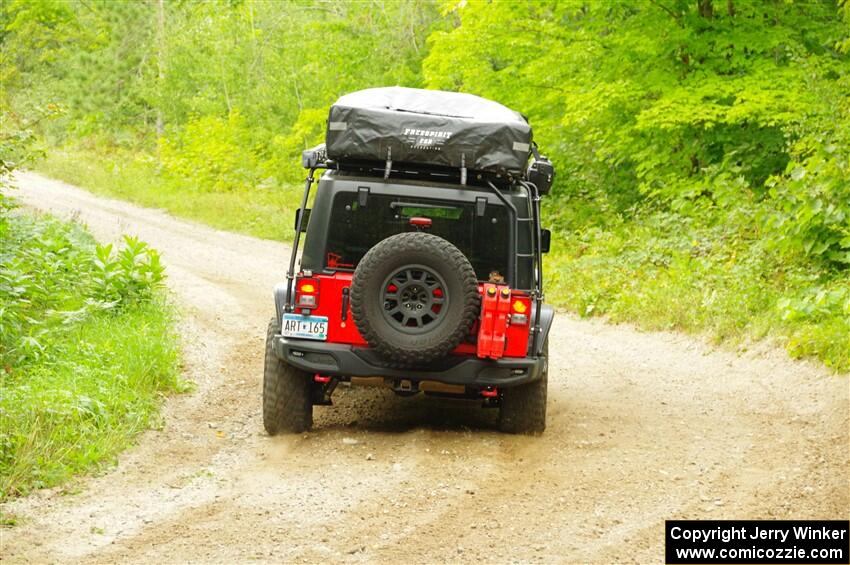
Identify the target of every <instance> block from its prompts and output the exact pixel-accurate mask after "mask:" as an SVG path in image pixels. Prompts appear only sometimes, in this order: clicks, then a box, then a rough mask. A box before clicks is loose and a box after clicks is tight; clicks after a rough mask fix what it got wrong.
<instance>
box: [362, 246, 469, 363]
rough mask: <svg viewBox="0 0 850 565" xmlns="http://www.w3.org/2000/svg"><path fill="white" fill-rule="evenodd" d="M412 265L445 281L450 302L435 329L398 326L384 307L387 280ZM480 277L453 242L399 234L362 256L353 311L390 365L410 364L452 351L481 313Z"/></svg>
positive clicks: (366, 338) (365, 337)
mask: <svg viewBox="0 0 850 565" xmlns="http://www.w3.org/2000/svg"><path fill="white" fill-rule="evenodd" d="M408 265H422V266H424V267H427V268H428V269H430V270H432V271H433V272H434V273H436V274H439V275H440V277H442V278H443V280H444V281H445V285H446V288H445V292H446V295H447V297H448V300H449V304H448V305H447V307H446V309H445V314H444V317H442V318H441V319H440V322H439V323H438V324H436V325H435V326H434V328H433V329H431V330H429V331H427V332H425V333H420V334H417V335H411V334H407V333H404V332H402V331H399V330H398V329H396V328H394V327H393V326H392V325H391V324H390V323H389V322H388V321H386V319H385V316H384V314H383V312H382V309H383V308H384V303H383V300H382V298H381V297H382V296H383V294H382V293H383V291H384V290H385V289H384V288H383V284H384V282H385V281H386V279H387V277H389V276H391V275H392V274H393V273H394V272H397V270H399V269H403V268H404V267H405V266H408ZM479 310H480V298H479V295H478V280H477V278H476V276H475V271H474V270H473V268H472V265H470V263H469V260H468V259H467V258H466V256H464V254H463V253H462V252H461V251H460V250H459V249H458V248H457V247H455V246H454V245H452V244H451V243H449V242H448V241H446V240H445V239H443V238H441V237H438V236H436V235H432V234H428V233H424V232H409V233H400V234H396V235H393V236H390V237H388V238H386V239H384V240H383V241H381V242H379V243H378V244H377V245H375V246H374V247H373V248H372V249H370V250H369V251H368V252H367V253H366V255H365V256H364V257H363V259H361V261H360V263H359V264H358V265H357V269H356V270H355V271H354V277H353V280H352V283H351V313H352V316H353V318H354V323H355V324H356V325H357V329H358V330H359V331H360V334H361V335H362V336H363V338H364V339H365V340H366V341H367V342H368V343H369V345H370V346H371V347H372V348H373V349H374V350H375V351H376V352H377V353H378V354H379V355H380V356H381V357H383V358H384V359H385V360H386V361H387V362H388V364H392V365H395V366H401V367H411V366H417V365H423V364H427V363H428V362H430V361H434V360H435V359H440V358H442V357H445V356H446V355H448V354H449V352H451V351H452V350H453V349H454V348H455V347H457V345H458V344H459V343H460V342H461V341H462V340H463V339H464V338H465V337H466V336H467V335H468V334H469V328H470V327H471V326H472V323H473V321H474V320H475V318H476V317H477V316H478V313H479Z"/></svg>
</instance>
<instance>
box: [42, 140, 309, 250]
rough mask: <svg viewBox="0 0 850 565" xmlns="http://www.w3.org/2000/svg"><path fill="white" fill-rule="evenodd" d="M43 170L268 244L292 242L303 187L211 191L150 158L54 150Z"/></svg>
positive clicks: (100, 191)
mask: <svg viewBox="0 0 850 565" xmlns="http://www.w3.org/2000/svg"><path fill="white" fill-rule="evenodd" d="M39 168H40V169H41V170H42V171H43V172H45V173H47V174H49V175H51V176H53V177H55V178H59V179H62V180H64V181H65V182H68V183H71V184H75V185H77V186H82V187H84V188H87V189H89V190H91V191H93V192H96V193H99V194H104V195H107V196H111V197H117V198H123V199H126V200H129V201H130V202H135V203H137V204H140V205H142V206H148V207H151V208H162V209H165V210H168V211H169V212H171V213H173V214H175V215H177V216H182V217H184V218H189V219H192V220H198V221H201V222H204V223H206V224H209V225H211V226H214V227H217V228H220V229H224V230H230V231H235V232H240V233H245V234H248V235H253V236H255V237H262V238H265V239H277V240H287V239H289V238H290V237H291V236H292V233H293V228H292V223H293V220H292V218H293V215H294V213H295V209H296V208H297V207H298V204H299V203H300V195H301V191H302V190H303V186H301V185H297V186H285V187H280V188H265V187H262V186H261V187H258V188H257V189H255V190H252V191H248V190H226V191H225V190H216V191H213V190H209V189H208V188H207V187H204V186H203V185H201V184H199V183H197V182H195V181H194V180H193V179H191V178H182V177H179V176H175V175H174V174H173V173H170V172H165V171H163V170H162V168H161V167H158V166H157V164H156V162H155V160H154V159H153V158H151V157H150V156H148V155H145V154H141V155H139V154H132V153H129V152H127V151H115V152H106V151H103V150H98V151H96V152H95V151H91V150H75V151H67V150H54V151H51V152H50V153H49V154H48V155H47V157H46V158H45V159H44V160H43V161H41V162H40V163H39Z"/></svg>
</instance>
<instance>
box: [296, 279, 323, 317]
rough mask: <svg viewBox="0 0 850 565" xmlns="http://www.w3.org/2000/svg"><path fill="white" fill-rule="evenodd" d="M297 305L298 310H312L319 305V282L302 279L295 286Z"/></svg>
mask: <svg viewBox="0 0 850 565" xmlns="http://www.w3.org/2000/svg"><path fill="white" fill-rule="evenodd" d="M295 290H296V292H295V297H296V298H295V305H296V306H297V307H298V308H303V309H306V310H312V309H314V308H315V307H316V306H318V304H319V281H317V280H316V279H300V280H299V281H298V284H297V285H295Z"/></svg>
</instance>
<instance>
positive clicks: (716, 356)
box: [0, 173, 850, 563]
mask: <svg viewBox="0 0 850 565" xmlns="http://www.w3.org/2000/svg"><path fill="white" fill-rule="evenodd" d="M18 183H19V186H20V190H18V191H16V192H17V196H18V198H19V199H20V200H22V201H23V202H24V203H25V204H26V205H28V206H31V207H33V208H37V209H40V210H44V211H48V212H50V213H53V214H55V215H57V216H60V217H64V218H76V219H78V220H79V221H80V222H83V223H85V224H86V225H87V226H88V227H89V229H90V230H91V231H92V232H93V233H94V234H95V236H96V237H97V238H98V239H100V240H101V241H116V240H119V237H120V234H122V233H128V234H133V235H137V236H139V237H141V238H142V239H144V240H146V241H147V242H149V243H150V244H151V245H152V246H154V247H156V248H157V249H159V250H160V251H161V252H162V255H163V260H164V262H165V264H166V265H167V269H168V270H167V272H168V276H169V279H168V281H169V285H170V288H171V290H172V292H173V296H174V300H175V302H176V303H177V304H178V305H179V307H180V309H181V311H182V313H183V315H182V322H181V330H182V335H183V346H184V349H185V369H184V370H185V375H186V377H187V378H188V379H191V380H193V381H195V382H196V383H197V388H196V390H195V391H194V392H192V393H190V394H185V395H178V396H175V397H172V398H171V399H169V400H168V401H167V402H166V404H165V407H164V419H163V425H162V427H161V429H158V430H153V431H149V432H146V433H145V434H143V435H142V436H141V437H140V438H139V442H138V445H137V446H135V447H132V448H131V449H129V450H127V451H126V452H125V453H124V454H123V455H121V457H120V460H119V462H118V464H117V466H115V467H114V468H112V469H110V470H108V471H107V472H105V473H103V474H101V475H100V476H97V477H90V478H85V479H81V480H80V481H78V482H77V483H76V484H74V485H72V486H71V487H66V488H64V489H53V490H48V491H41V492H38V493H35V494H34V495H32V496H30V497H27V498H24V499H20V500H15V501H12V502H9V503H7V504H6V505H5V506H4V507H3V508H2V511H3V513H4V514H8V513H11V514H14V515H15V516H17V517H18V522H19V523H18V525H17V526H15V527H11V528H3V529H0V535H2V553H0V558H2V560H4V561H6V562H11V563H17V562H63V563H64V562H82V563H95V562H97V563H104V562H113V561H124V562H145V563H157V562H168V563H184V562H216V563H225V562H257V561H259V562H266V561H268V562H326V561H343V562H390V563H396V562H405V563H433V562H443V561H451V562H480V561H484V562H499V563H504V562H547V563H548V562H604V563H610V562H622V561H628V562H661V561H663V528H664V520H665V519H669V518H693V519H701V518H705V519H712V518H713V519H721V518H729V519H732V518H792V517H793V518H813V519H814V518H845V519H846V518H848V515H850V486H848V477H850V458H849V457H848V445H850V439H848V413H850V387H848V378H847V376H846V375H844V376H836V375H832V374H830V373H829V372H828V371H826V370H824V369H822V368H820V367H818V366H816V365H814V364H808V363H800V362H794V361H791V360H789V359H788V358H787V356H786V355H785V353H784V352H782V351H780V350H776V349H770V348H768V347H766V346H759V347H757V348H754V349H752V350H750V351H749V352H746V353H744V354H742V355H738V354H736V353H734V352H729V351H724V350H716V349H714V348H712V347H710V346H708V345H706V344H705V343H704V342H703V341H700V340H699V339H694V338H691V337H686V336H682V335H680V334H675V333H642V332H639V331H636V330H635V329H633V328H631V327H628V326H612V325H607V324H605V323H603V322H600V321H583V320H578V319H576V318H573V317H571V316H569V315H567V314H560V315H559V316H558V317H557V318H556V321H555V325H554V328H553V330H552V335H551V337H550V348H551V352H552V361H551V364H550V367H551V368H550V377H549V379H550V380H549V386H550V391H549V398H550V400H549V402H550V404H549V418H550V419H549V427H548V429H547V431H546V433H545V434H544V435H543V436H541V437H514V436H505V435H501V434H499V433H497V432H496V431H495V414H494V412H493V411H492V410H487V409H483V408H480V407H479V406H478V405H477V404H475V403H472V404H468V403H465V402H461V401H458V402H445V401H439V400H434V399H430V398H424V397H414V398H397V397H395V396H394V395H392V393H390V392H388V391H383V390H379V389H344V390H342V391H340V392H339V393H338V394H336V395H335V401H336V402H337V405H336V406H334V407H319V408H317V409H316V424H315V429H314V431H312V432H310V433H307V434H303V435H296V436H284V437H275V438H270V437H267V436H266V435H265V434H264V433H263V430H262V422H261V415H260V395H261V393H260V381H261V373H262V350H263V339H264V333H265V328H266V323H267V321H268V319H269V317H270V315H271V313H272V293H271V290H272V287H273V285H274V283H275V282H276V281H277V280H279V279H281V278H282V276H283V274H284V269H285V263H286V258H287V247H286V246H285V245H282V244H279V243H274V242H269V241H261V240H258V239H253V238H250V237H246V236H241V235H234V234H231V233H225V232H220V231H216V230H214V229H211V228H208V227H205V226H201V225H198V224H194V223H191V222H187V221H183V220H178V219H175V218H173V217H172V216H170V215H168V214H166V213H164V212H161V211H157V210H151V209H144V208H140V207H137V206H133V205H131V204H128V203H125V202H120V201H115V200H108V199H104V198H100V197H96V196H93V195H91V194H89V193H87V192H84V191H82V190H79V189H77V188H74V187H71V186H68V185H66V184H63V183H60V182H56V181H53V180H49V179H47V178H44V177H42V176H39V175H37V174H33V173H23V174H20V175H18Z"/></svg>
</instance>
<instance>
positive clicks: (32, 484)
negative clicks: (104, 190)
mask: <svg viewBox="0 0 850 565" xmlns="http://www.w3.org/2000/svg"><path fill="white" fill-rule="evenodd" d="M0 230H2V232H3V234H4V237H3V238H0V382H2V394H0V499H2V498H3V497H6V496H10V495H15V494H20V493H23V492H26V491H28V490H30V489H32V488H40V487H44V486H50V485H53V484H57V483H58V482H61V481H62V480H64V479H66V478H68V477H69V476H70V475H71V474H73V473H76V472H80V471H84V470H87V469H90V468H92V467H93V466H96V465H97V464H99V463H100V462H102V461H103V460H108V459H109V458H110V457H112V456H113V455H114V454H115V453H116V452H117V451H118V450H119V449H120V448H122V447H123V446H125V445H126V444H127V442H128V441H129V440H130V439H131V438H132V436H133V435H134V434H135V433H137V432H138V431H140V430H142V429H144V428H145V427H146V426H147V425H149V424H150V423H151V422H152V418H154V417H155V414H156V409H157V407H158V402H159V396H160V394H161V393H163V392H165V391H169V390H175V389H179V388H180V386H182V385H181V384H180V383H179V382H178V376H177V375H178V371H177V364H178V350H177V347H176V336H175V335H174V333H173V330H172V329H171V328H172V323H173V320H172V317H171V315H170V314H169V308H168V307H167V305H166V304H165V303H164V301H163V295H162V292H160V290H159V289H160V287H161V285H162V280H163V268H162V266H161V265H160V263H159V256H158V255H157V254H156V252H155V251H154V250H152V249H150V248H148V247H147V246H146V244H144V243H142V242H140V241H138V240H137V239H135V238H129V237H128V238H125V247H124V248H123V249H122V250H121V251H118V252H114V251H113V250H112V246H111V245H106V246H100V245H97V244H95V242H94V241H93V240H92V238H91V236H89V235H88V234H87V233H86V232H85V231H83V230H82V228H80V227H78V226H76V225H74V224H65V223H61V222H58V221H55V220H52V219H49V218H47V217H32V216H29V215H25V214H8V213H7V214H3V215H0Z"/></svg>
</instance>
